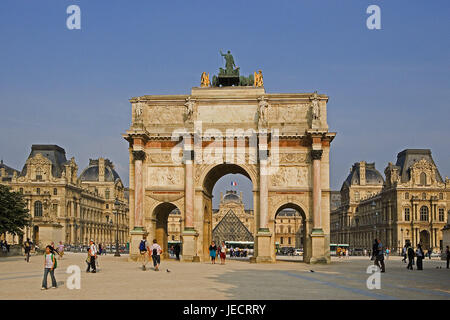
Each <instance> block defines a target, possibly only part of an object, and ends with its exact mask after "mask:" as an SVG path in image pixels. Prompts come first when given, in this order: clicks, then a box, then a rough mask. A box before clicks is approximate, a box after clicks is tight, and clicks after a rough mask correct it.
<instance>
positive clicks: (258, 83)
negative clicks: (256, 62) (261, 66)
mask: <svg viewBox="0 0 450 320" xmlns="http://www.w3.org/2000/svg"><path fill="white" fill-rule="evenodd" d="M254 81H255V82H254V84H255V87H264V82H263V75H262V71H261V70H258V72H256V71H255V72H254Z"/></svg>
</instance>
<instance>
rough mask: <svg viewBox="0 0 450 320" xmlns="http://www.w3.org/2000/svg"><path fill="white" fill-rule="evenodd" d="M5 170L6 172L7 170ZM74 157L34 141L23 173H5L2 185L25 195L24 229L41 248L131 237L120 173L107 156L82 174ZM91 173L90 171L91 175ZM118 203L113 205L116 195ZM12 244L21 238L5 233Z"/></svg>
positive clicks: (2, 177) (53, 146) (56, 147)
mask: <svg viewBox="0 0 450 320" xmlns="http://www.w3.org/2000/svg"><path fill="white" fill-rule="evenodd" d="M5 171H6V170H5ZM77 172H78V165H77V164H76V162H75V159H74V158H71V159H70V160H67V159H66V153H65V150H64V149H63V148H61V147H59V146H56V145H33V146H32V147H31V153H30V155H29V157H28V159H27V160H26V163H25V165H24V167H23V169H22V171H21V172H19V171H17V170H15V171H14V172H13V173H12V175H11V174H9V175H6V174H3V172H1V173H2V176H1V179H0V183H3V184H6V185H8V186H10V187H11V188H12V190H14V191H17V192H20V193H22V194H23V195H24V199H25V200H26V202H27V207H28V209H29V210H30V214H31V217H32V226H30V227H27V228H26V230H24V232H25V235H24V237H26V238H30V239H32V240H33V242H35V243H37V244H39V245H40V246H41V247H42V246H45V245H47V244H50V243H51V242H52V241H53V242H55V243H58V242H59V241H62V242H63V243H64V244H66V245H80V244H84V245H87V244H88V243H89V239H94V241H96V242H97V243H105V244H109V243H113V242H115V236H116V230H117V219H118V222H119V242H120V243H122V244H123V243H126V242H127V241H128V233H129V230H128V221H129V218H128V199H127V198H126V190H125V188H124V186H123V184H122V181H121V180H120V177H119V176H118V175H117V173H116V172H115V171H114V166H113V164H112V163H111V162H110V161H109V160H107V159H102V158H100V159H98V160H91V161H90V165H89V167H88V168H86V169H85V170H84V171H83V173H82V174H81V175H80V177H78V176H77ZM88 173H89V174H88ZM116 198H117V199H118V207H117V208H115V206H114V202H115V199H116ZM7 240H8V242H10V243H18V242H20V241H21V240H22V239H18V238H17V237H12V236H11V235H7Z"/></svg>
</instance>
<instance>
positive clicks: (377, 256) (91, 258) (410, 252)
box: [2, 235, 450, 290]
mask: <svg viewBox="0 0 450 320" xmlns="http://www.w3.org/2000/svg"><path fill="white" fill-rule="evenodd" d="M3 245H4V243H2V246H3ZM23 246H24V250H25V260H26V261H27V262H29V260H30V251H31V248H32V246H33V244H32V242H31V241H30V239H27V240H26V241H25V242H24V244H23ZM103 250H104V249H103V248H102V246H101V244H100V245H99V246H98V247H97V245H96V244H95V243H94V240H92V239H91V240H90V242H89V248H88V250H87V251H88V252H87V258H86V263H87V269H86V272H91V273H96V272H97V266H98V259H97V258H98V255H100V254H102V252H103ZM139 251H140V255H141V260H142V270H143V271H145V270H146V267H147V263H148V262H149V257H150V256H151V257H152V261H153V267H154V270H155V271H159V267H160V264H161V254H162V253H163V250H162V249H161V246H160V245H159V244H158V243H157V240H156V239H154V240H153V243H152V244H151V245H150V244H149V242H148V241H147V237H146V236H145V235H144V236H143V239H142V240H141V243H140V245H139ZM171 251H172V252H174V253H175V255H176V257H177V260H179V254H180V246H179V244H176V245H175V246H173V247H172V248H171ZM230 251H231V249H230ZM371 252H372V255H371V260H373V261H374V265H376V266H378V268H380V270H381V272H383V273H384V272H386V266H385V262H384V260H385V256H386V257H389V253H390V250H389V248H386V249H384V248H383V244H382V242H381V240H380V239H375V240H374V243H373V246H372V251H371ZM226 253H227V247H226V245H225V242H224V241H222V243H221V245H220V246H217V245H216V243H215V241H212V242H211V245H210V246H209V256H210V259H211V264H215V263H216V256H219V257H220V264H222V265H223V264H225V259H226ZM445 253H446V258H447V259H446V260H447V269H448V268H449V264H450V249H449V246H447V247H446V252H445ZM348 254H349V253H348V249H345V248H342V249H341V248H338V249H337V255H338V256H339V257H341V256H342V257H343V256H345V257H348ZM58 256H59V257H60V258H62V257H63V256H64V245H63V244H62V242H60V243H59V245H58V247H57V248H55V244H54V243H53V242H52V243H51V244H50V245H48V246H47V247H46V248H45V253H44V278H43V280H42V288H41V289H42V290H45V289H47V278H48V275H49V274H50V277H51V281H52V288H53V289H56V288H57V282H56V278H55V269H56V267H57V257H58ZM402 256H403V259H402V262H404V263H407V262H406V260H408V265H407V267H406V268H407V269H408V270H413V266H414V264H416V266H417V270H423V259H424V258H425V253H424V251H423V249H422V246H421V244H418V245H417V249H416V250H414V249H413V247H412V246H411V244H410V243H407V244H406V245H405V247H404V248H403V250H402ZM430 258H431V257H430ZM91 269H92V271H91Z"/></svg>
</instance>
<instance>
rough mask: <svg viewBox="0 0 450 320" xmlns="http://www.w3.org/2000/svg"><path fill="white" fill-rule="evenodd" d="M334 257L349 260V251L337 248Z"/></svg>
mask: <svg viewBox="0 0 450 320" xmlns="http://www.w3.org/2000/svg"><path fill="white" fill-rule="evenodd" d="M336 255H337V256H338V257H339V258H344V257H345V258H347V259H348V258H349V255H350V251H349V250H348V249H345V248H341V247H338V248H337V249H336Z"/></svg>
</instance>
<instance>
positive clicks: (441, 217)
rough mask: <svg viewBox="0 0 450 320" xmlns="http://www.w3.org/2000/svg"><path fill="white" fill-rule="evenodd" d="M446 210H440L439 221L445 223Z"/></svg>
mask: <svg viewBox="0 0 450 320" xmlns="http://www.w3.org/2000/svg"><path fill="white" fill-rule="evenodd" d="M444 211H445V210H444V208H439V221H444V219H445V218H444Z"/></svg>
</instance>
